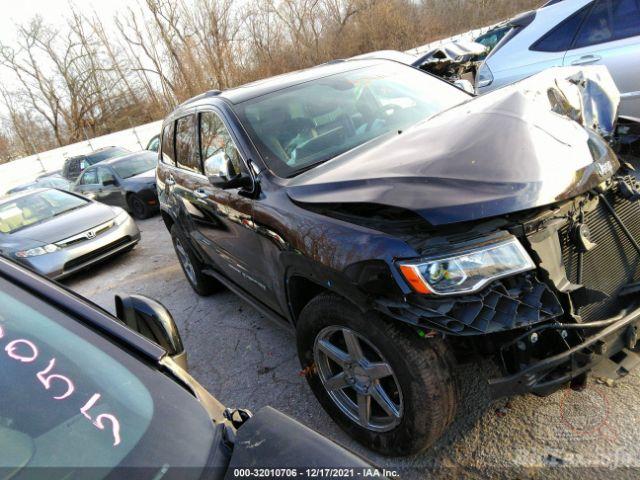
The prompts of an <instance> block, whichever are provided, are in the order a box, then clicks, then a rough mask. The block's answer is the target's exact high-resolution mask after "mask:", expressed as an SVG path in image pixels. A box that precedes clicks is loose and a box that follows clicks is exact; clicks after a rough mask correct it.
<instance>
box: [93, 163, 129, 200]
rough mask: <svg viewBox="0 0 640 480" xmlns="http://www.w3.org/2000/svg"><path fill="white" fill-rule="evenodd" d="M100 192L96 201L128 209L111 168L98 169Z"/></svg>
mask: <svg viewBox="0 0 640 480" xmlns="http://www.w3.org/2000/svg"><path fill="white" fill-rule="evenodd" d="M98 183H99V187H98V191H97V194H96V200H98V201H99V202H102V203H106V204H107V205H114V206H116V207H122V208H126V207H127V205H126V200H125V197H124V192H123V190H122V188H121V186H120V182H119V181H118V179H117V177H116V175H115V173H114V172H113V171H112V170H111V168H109V167H105V166H102V167H98Z"/></svg>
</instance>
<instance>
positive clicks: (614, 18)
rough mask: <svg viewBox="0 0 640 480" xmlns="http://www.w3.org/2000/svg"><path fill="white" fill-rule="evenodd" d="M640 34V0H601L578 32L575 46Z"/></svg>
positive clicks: (584, 45) (595, 43)
mask: <svg viewBox="0 0 640 480" xmlns="http://www.w3.org/2000/svg"><path fill="white" fill-rule="evenodd" d="M635 35H640V0H599V1H598V3H597V4H596V5H595V7H593V10H591V13H590V14H589V17H588V18H587V20H586V21H585V22H584V25H583V26H582V28H581V29H580V33H578V37H577V38H576V42H575V46H574V48H581V47H588V46H590V45H597V44H599V43H605V42H612V41H614V40H621V39H623V38H628V37H633V36H635Z"/></svg>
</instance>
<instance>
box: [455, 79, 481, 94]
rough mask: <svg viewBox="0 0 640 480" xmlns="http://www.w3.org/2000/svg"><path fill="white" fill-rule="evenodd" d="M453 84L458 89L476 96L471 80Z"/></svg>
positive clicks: (458, 81)
mask: <svg viewBox="0 0 640 480" xmlns="http://www.w3.org/2000/svg"><path fill="white" fill-rule="evenodd" d="M453 84H454V85H455V86H456V87H458V88H461V89H462V90H464V91H465V92H467V93H470V94H471V95H475V94H476V91H475V89H474V88H473V85H472V84H471V82H470V81H469V80H456V81H455V82H453Z"/></svg>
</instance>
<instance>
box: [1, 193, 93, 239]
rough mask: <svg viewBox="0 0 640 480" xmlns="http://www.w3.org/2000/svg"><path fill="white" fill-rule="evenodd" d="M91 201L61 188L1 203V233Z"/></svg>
mask: <svg viewBox="0 0 640 480" xmlns="http://www.w3.org/2000/svg"><path fill="white" fill-rule="evenodd" d="M88 203H89V202H88V201H87V200H85V199H83V198H80V197H76V196H75V195H71V194H70V193H65V192H61V191H60V190H44V191H41V192H35V193H31V194H29V195H25V196H22V197H18V198H16V199H13V200H11V199H10V200H8V201H5V202H4V203H1V204H0V233H13V232H17V231H18V230H21V229H23V228H26V227H29V226H31V225H34V224H36V223H40V222H43V221H45V220H48V219H50V218H53V217H55V216H58V215H62V214H63V213H66V212H68V211H70V210H75V209H76V208H80V207H84V206H85V205H87V204H88Z"/></svg>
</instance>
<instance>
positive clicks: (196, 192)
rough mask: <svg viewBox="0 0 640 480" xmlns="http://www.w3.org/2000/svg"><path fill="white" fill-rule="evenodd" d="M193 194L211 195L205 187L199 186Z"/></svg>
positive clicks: (197, 195)
mask: <svg viewBox="0 0 640 480" xmlns="http://www.w3.org/2000/svg"><path fill="white" fill-rule="evenodd" d="M193 194H194V195H195V196H196V197H197V198H207V197H208V196H209V194H208V193H207V191H206V190H205V189H204V188H197V189H196V190H194V191H193Z"/></svg>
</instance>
